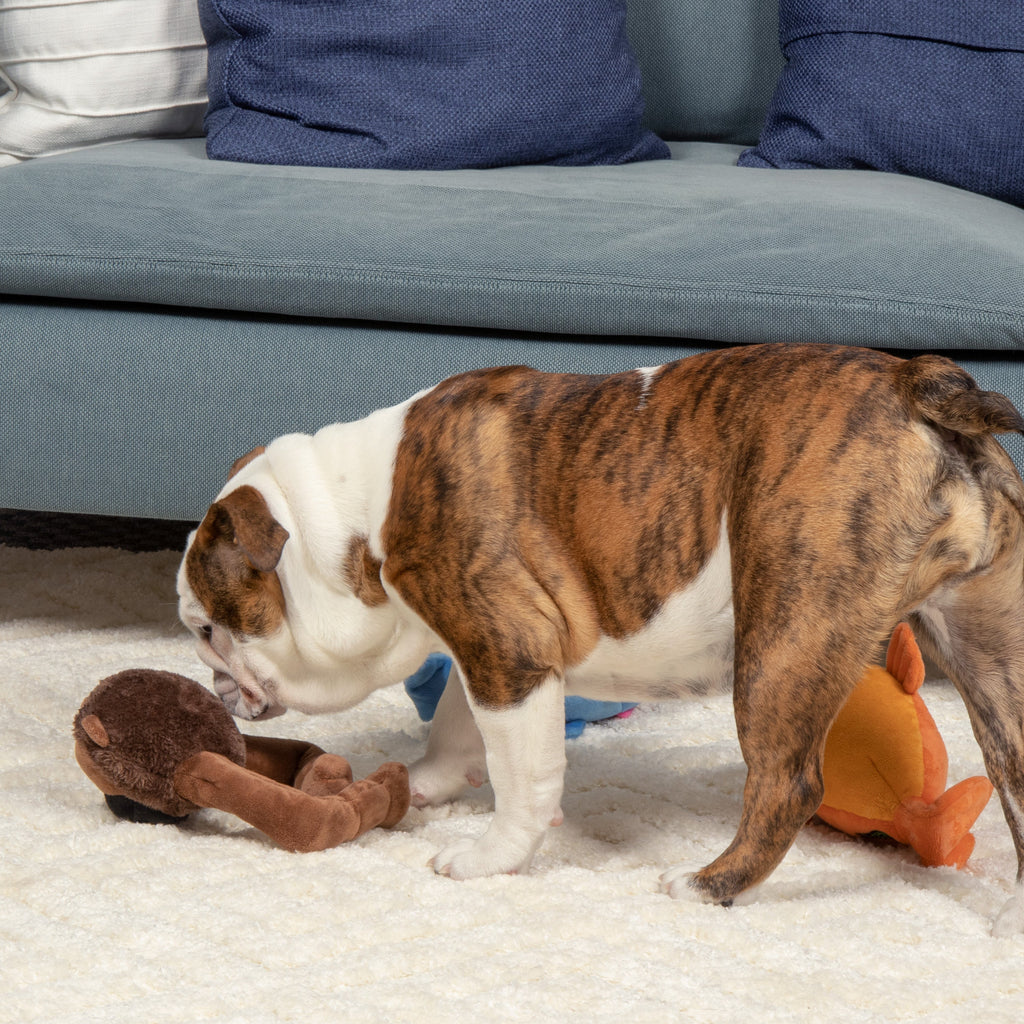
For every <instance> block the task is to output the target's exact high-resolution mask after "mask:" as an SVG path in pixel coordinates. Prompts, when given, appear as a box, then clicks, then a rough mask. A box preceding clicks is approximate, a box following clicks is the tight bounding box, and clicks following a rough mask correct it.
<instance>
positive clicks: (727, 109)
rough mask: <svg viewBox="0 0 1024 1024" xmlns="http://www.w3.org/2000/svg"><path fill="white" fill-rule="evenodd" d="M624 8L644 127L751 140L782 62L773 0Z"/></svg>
mask: <svg viewBox="0 0 1024 1024" xmlns="http://www.w3.org/2000/svg"><path fill="white" fill-rule="evenodd" d="M626 12H627V13H626V24H627V30H628V33H629V39H630V42H631V43H632V46H633V50H634V51H635V53H636V56H637V60H638V61H639V63H640V70H641V72H642V75H643V89H644V101H645V104H646V116H645V122H646V124H647V126H648V127H649V128H651V129H653V130H654V131H655V132H657V133H658V134H659V135H660V136H661V137H662V138H663V139H700V140H704V141H708V142H732V143H737V144H740V145H752V144H753V143H755V142H757V139H758V135H759V134H760V131H761V124H762V122H763V120H764V115H765V111H766V110H767V107H768V101H769V100H770V99H771V95H772V90H773V89H774V87H775V81H776V79H777V78H778V76H779V72H780V71H781V69H782V65H783V58H782V53H781V51H780V49H779V35H778V4H777V3H776V2H775V0H626Z"/></svg>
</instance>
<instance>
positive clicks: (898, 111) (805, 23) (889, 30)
mask: <svg viewBox="0 0 1024 1024" xmlns="http://www.w3.org/2000/svg"><path fill="white" fill-rule="evenodd" d="M779 27H780V38H781V42H782V47H783V50H784V52H785V54H786V57H787V59H788V64H787V66H786V69H785V71H784V72H783V73H782V76H781V78H780V79H779V83H778V87H777V89H776V92H775V96H774V98H773V100H772V103H771V106H770V108H769V112H768V117H767V121H766V124H765V129H764V132H763V134H762V137H761V140H760V142H759V143H758V145H757V147H756V148H754V149H752V150H750V151H748V152H746V153H744V154H743V155H742V156H741V157H740V161H739V162H740V164H741V165H742V166H746V167H780V168H808V167H828V168H865V167H866V168H873V169H876V170H883V171H895V172H899V173H904V174H914V175H918V176H920V177H923V178H930V179H932V180H934V181H941V182H945V183H946V184H949V185H956V186H959V187H961V188H965V189H970V190H972V191H974V192H980V193H983V194H985V195H989V196H993V197H995V198H998V199H1003V200H1006V201H1008V202H1012V203H1017V204H1019V205H1024V8H1022V7H1021V4H1020V3H1018V2H1012V3H1011V2H1008V0H973V2H972V3H970V4H950V3H948V2H947V0H782V4H781V9H780V26H779Z"/></svg>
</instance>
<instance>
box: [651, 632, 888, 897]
mask: <svg viewBox="0 0 1024 1024" xmlns="http://www.w3.org/2000/svg"><path fill="white" fill-rule="evenodd" d="M767 621H771V620H770V619H769V620H767ZM809 633H810V635H812V636H813V635H814V631H813V630H811V631H809ZM766 635H767V631H764V632H763V633H762V638H763V637H764V636H766ZM819 635H827V634H825V631H819ZM853 646H856V645H853ZM867 646H868V647H870V645H867ZM862 653H866V651H864V652H861V651H860V650H856V651H851V652H850V654H849V655H847V656H842V655H837V656H835V657H834V658H832V657H831V654H830V652H826V650H825V649H824V648H823V649H822V650H821V651H819V652H812V651H807V650H801V649H799V648H798V647H797V646H796V645H791V644H788V643H786V642H785V641H782V640H779V641H777V642H775V643H773V644H772V645H771V646H770V647H764V646H762V647H760V648H759V649H756V648H755V646H754V645H752V644H750V643H748V642H745V640H744V639H742V634H741V633H740V632H739V631H737V650H736V681H735V695H734V704H735V713H736V725H737V731H738V735H739V740H740V748H741V750H742V752H743V758H744V760H745V761H746V764H747V779H746V784H745V787H744V791H743V811H742V815H741V819H740V824H739V828H738V830H737V833H736V837H735V839H734V840H733V842H732V844H731V845H730V846H729V847H728V849H726V851H725V852H724V853H723V854H722V855H721V856H720V857H718V858H717V859H716V860H715V861H713V862H712V863H711V864H709V865H707V867H705V868H703V869H702V870H700V871H698V872H697V873H696V874H693V875H691V874H689V873H687V872H686V871H685V869H684V868H677V869H674V870H672V871H669V872H667V873H666V874H665V875H663V876H662V887H663V889H664V890H665V891H667V892H668V893H669V894H670V895H671V896H673V897H675V898H680V897H691V898H692V897H693V896H694V895H696V896H697V897H698V898H699V899H701V900H703V901H706V902H714V903H721V904H724V905H726V906H728V905H730V904H731V903H732V902H733V901H734V900H735V898H736V897H737V896H738V895H739V894H740V893H741V892H743V891H744V890H747V889H750V888H751V887H753V886H755V885H757V884H758V883H760V882H762V881H763V880H764V879H765V878H766V877H767V876H768V875H769V874H770V873H771V872H772V871H773V870H774V868H775V867H776V866H777V865H778V864H779V862H780V861H781V860H782V858H783V857H784V856H785V855H786V851H787V850H788V849H789V847H790V846H791V845H792V843H793V840H794V839H795V838H796V836H797V833H798V832H799V831H800V829H801V828H802V827H803V826H804V825H805V824H806V823H807V821H808V820H809V819H810V818H811V817H812V816H813V815H814V812H815V811H816V810H817V809H818V807H819V806H820V805H821V800H822V796H823V794H824V782H823V779H822V759H823V755H824V747H825V737H826V736H827V734H828V730H829V728H830V726H831V724H832V721H833V719H834V718H835V716H836V714H838V712H839V709H840V708H841V707H842V705H843V702H844V701H845V700H846V698H847V696H848V695H849V693H850V691H852V690H853V688H854V686H855V685H856V682H857V678H858V677H859V675H860V673H861V671H862V665H863V659H862V657H861V654H862Z"/></svg>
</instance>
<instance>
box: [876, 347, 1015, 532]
mask: <svg viewBox="0 0 1024 1024" xmlns="http://www.w3.org/2000/svg"><path fill="white" fill-rule="evenodd" d="M896 372H897V381H898V383H897V387H898V388H899V389H900V391H901V392H902V394H903V396H904V399H905V400H906V401H907V403H908V404H909V406H910V408H911V410H912V411H913V413H914V414H916V415H917V416H919V417H920V418H921V419H922V420H924V421H925V422H927V423H930V424H931V425H932V426H933V427H935V428H936V429H937V430H938V431H939V432H940V433H941V434H943V435H944V436H945V437H946V438H947V439H949V440H953V441H954V442H956V443H957V447H958V448H960V450H961V452H962V453H964V454H968V452H970V455H971V456H972V457H971V462H972V463H973V466H974V470H975V472H980V473H981V474H982V476H984V477H985V479H986V480H987V482H988V483H989V484H990V485H994V486H995V487H996V488H997V489H998V490H1000V491H1002V493H1003V494H1005V495H1006V497H1007V498H1009V500H1010V501H1011V502H1012V503H1013V505H1015V506H1016V508H1017V511H1018V512H1019V513H1020V514H1021V516H1022V517H1024V481H1021V478H1020V476H1019V474H1018V473H1017V472H1016V470H1015V469H1014V467H1013V463H1012V462H1011V460H1010V458H1009V456H1008V455H1007V454H1006V453H1005V451H1003V449H1002V447H1001V446H1000V445H999V444H998V443H997V442H996V441H995V439H994V438H993V437H992V435H993V434H1009V433H1018V434H1024V416H1021V414H1020V412H1018V411H1017V408H1016V406H1015V405H1014V404H1013V402H1011V401H1010V400H1009V399H1008V398H1007V397H1006V396H1005V395H1001V394H999V392H997V391H983V390H982V389H981V388H979V387H978V385H977V383H976V382H975V380H974V378H973V377H972V376H971V375H970V374H969V373H968V372H967V371H966V370H964V369H961V368H960V367H959V366H957V365H956V363H954V362H951V361H950V360H949V359H946V358H944V357H942V356H918V357H917V358H915V359H908V360H906V361H904V362H903V363H901V364H900V366H899V368H898V369H897V371H896ZM957 439H959V440H958V441H957Z"/></svg>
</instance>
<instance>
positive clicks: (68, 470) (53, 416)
mask: <svg viewBox="0 0 1024 1024" xmlns="http://www.w3.org/2000/svg"><path fill="white" fill-rule="evenodd" d="M0 337H2V338H4V339H6V340H5V343H4V358H3V360H2V361H0V507H9V508H35V509H51V510H74V511H78V512H93V513H116V514H118V515H131V516H153V517H163V518H168V519H183V520H186V519H188V520H192V521H193V522H194V521H195V520H197V519H199V518H200V517H201V516H202V515H203V513H204V512H205V510H206V506H207V505H208V504H209V502H210V499H211V497H212V496H213V495H214V494H216V493H217V491H218V490H220V488H221V487H222V486H223V484H224V480H225V478H226V476H227V472H228V469H229V468H230V466H231V463H232V461H233V460H234V459H236V458H237V457H238V456H239V455H241V454H243V453H245V452H247V451H249V450H250V449H251V448H252V447H253V446H254V445H256V444H264V443H266V442H267V441H269V440H271V439H272V438H274V437H277V436H278V435H279V434H284V433H288V432H289V431H293V430H303V431H310V430H316V429H318V428H319V427H321V426H323V425H324V424H326V423H331V422H338V421H344V420H350V419H355V418H357V417H359V416H365V415H366V414H367V413H369V412H370V411H372V410H373V409H376V408H379V407H381V406H385V405H390V404H392V403H395V402H399V401H402V400H403V399H405V398H408V397H409V396H410V395H412V394H414V393H415V392H416V391H418V390H419V389H421V388H424V387H428V386H430V385H432V384H434V383H436V382H437V381H439V380H441V379H442V378H444V377H446V376H448V375H449V374H452V373H456V372H458V371H460V370H467V369H471V368H477V367H484V366H508V365H515V364H528V365H531V366H536V367H537V368H538V369H542V370H559V371H567V372H580V373H593V372H608V371H612V370H624V369H629V368H630V367H635V366H655V365H658V364H659V363H662V362H665V361H666V360H669V359H674V358H677V357H680V356H684V355H688V354H692V353H693V352H695V351H697V350H698V349H699V348H700V347H702V346H700V345H694V344H692V343H687V342H685V341H682V342H677V343H668V342H666V341H665V340H663V339H657V338H637V339H626V338H577V337H566V336H554V337H553V336H551V335H544V336H541V335H527V334H515V333H512V332H477V331H451V330H432V329H429V328H423V327H415V326H402V325H381V324H370V323H358V322H345V321H330V320H301V319H293V318H289V317H258V316H242V315H239V316H231V315H226V314H212V313H211V314H206V313H203V312H202V311H201V310H177V311H172V310H167V309H148V308H145V307H122V306H118V305H116V304H115V305H104V304H99V303H96V304H88V303H86V304H80V305H79V304H75V303H46V302H42V301H38V302H30V301H27V302H23V303H19V302H17V301H11V302H8V303H5V304H2V305H0ZM703 347H707V346H703ZM950 354H951V355H953V356H955V358H956V359H957V361H958V362H960V363H961V365H963V366H964V367H966V368H967V370H968V371H969V372H970V373H972V374H974V375H975V377H976V378H977V380H978V383H979V384H980V385H981V386H982V387H985V388H992V389H995V390H998V391H1002V392H1004V393H1005V394H1007V395H1009V396H1010V398H1011V399H1013V400H1014V401H1015V402H1016V403H1017V405H1018V406H1019V407H1021V408H1024V361H1022V360H1021V359H1020V358H1019V355H1018V353H1016V352H1008V353H1003V354H993V353H967V352H952V353H950ZM1003 441H1004V443H1006V445H1007V447H1008V448H1009V449H1010V450H1011V452H1012V453H1013V455H1014V457H1015V459H1016V460H1017V465H1018V466H1020V467H1022V468H1024V438H1020V437H1017V436H1015V435H1006V436H1005V437H1004V438H1003ZM172 591H173V587H172ZM172 597H173V593H172Z"/></svg>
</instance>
